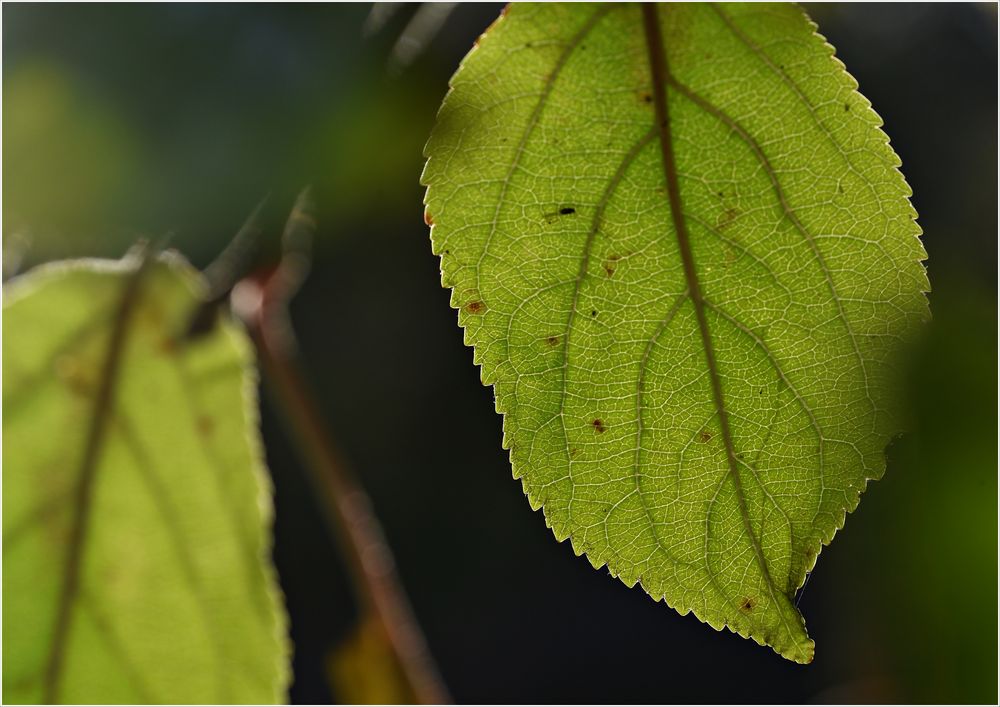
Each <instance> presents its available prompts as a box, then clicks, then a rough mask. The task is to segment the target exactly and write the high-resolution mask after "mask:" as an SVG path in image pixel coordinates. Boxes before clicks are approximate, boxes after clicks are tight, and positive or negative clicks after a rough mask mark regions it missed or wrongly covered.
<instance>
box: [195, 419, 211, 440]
mask: <svg viewBox="0 0 1000 707" xmlns="http://www.w3.org/2000/svg"><path fill="white" fill-rule="evenodd" d="M195 427H196V428H197V430H198V434H199V435H201V436H202V437H211V436H212V433H213V432H215V420H213V419H212V418H211V417H209V416H208V415H199V416H198V419H197V420H196V421H195Z"/></svg>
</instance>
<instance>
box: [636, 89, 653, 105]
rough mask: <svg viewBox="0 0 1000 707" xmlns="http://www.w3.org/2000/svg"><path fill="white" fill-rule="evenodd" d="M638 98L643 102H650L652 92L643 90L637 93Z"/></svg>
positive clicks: (651, 100)
mask: <svg viewBox="0 0 1000 707" xmlns="http://www.w3.org/2000/svg"><path fill="white" fill-rule="evenodd" d="M639 100H641V101H642V102H643V103H652V102H653V94H651V93H650V92H649V91H643V92H642V93H640V94H639Z"/></svg>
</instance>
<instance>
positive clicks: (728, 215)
mask: <svg viewBox="0 0 1000 707" xmlns="http://www.w3.org/2000/svg"><path fill="white" fill-rule="evenodd" d="M739 215H740V211H739V209H736V208H733V207H732V206H730V207H729V208H728V209H726V210H725V211H723V212H722V213H721V214H719V217H718V218H717V219H716V220H715V225H716V226H718V227H719V228H725V227H726V226H728V225H729V224H731V223H732V222H733V221H735V220H736V218H737V217H738V216H739Z"/></svg>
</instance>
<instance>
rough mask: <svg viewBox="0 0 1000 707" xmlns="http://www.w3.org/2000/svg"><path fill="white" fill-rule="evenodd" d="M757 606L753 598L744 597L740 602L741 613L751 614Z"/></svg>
mask: <svg viewBox="0 0 1000 707" xmlns="http://www.w3.org/2000/svg"><path fill="white" fill-rule="evenodd" d="M755 606H757V601H756V600H755V599H754V598H753V597H743V598H742V599H741V600H740V611H742V612H743V613H744V614H749V613H750V612H751V611H753V609H754V607H755Z"/></svg>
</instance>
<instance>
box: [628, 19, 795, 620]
mask: <svg viewBox="0 0 1000 707" xmlns="http://www.w3.org/2000/svg"><path fill="white" fill-rule="evenodd" d="M642 20H643V29H644V31H645V38H646V48H647V51H648V55H649V68H650V73H651V80H652V81H651V82H652V94H653V108H654V111H655V116H656V129H657V131H658V133H659V143H660V153H661V157H662V162H663V172H664V177H665V179H666V186H667V197H668V200H669V203H670V214H671V218H672V220H673V225H674V233H675V235H676V237H677V246H678V249H679V251H680V255H681V264H682V265H683V269H684V279H685V281H686V282H687V287H688V296H689V297H690V299H691V303H692V305H693V308H694V312H695V318H696V320H697V322H698V331H699V334H700V335H701V340H702V348H703V350H704V352H705V361H706V365H707V367H708V374H709V381H710V383H711V388H712V398H713V402H714V404H715V408H716V412H717V413H718V416H719V427H720V429H721V432H722V439H723V444H724V446H725V450H726V461H727V465H728V467H729V477H730V478H731V479H732V481H733V486H734V490H735V492H736V499H737V501H738V505H739V510H740V518H741V520H742V522H743V527H744V531H745V532H746V534H747V536H748V537H749V539H750V544H751V545H752V547H753V552H754V556H755V557H756V559H757V562H758V564H759V565H760V568H761V573H762V574H763V576H764V580H765V583H766V584H767V588H768V593H769V594H770V596H771V601H772V602H773V603H774V605H775V610H776V611H777V613H778V615H779V616H780V617H781V620H782V622H783V623H784V624H785V625H786V628H788V629H789V632H790V633H792V634H794V632H792V631H791V629H790V627H788V625H787V619H786V618H785V612H784V611H782V607H781V604H780V600H779V598H778V596H777V594H781V592H780V591H778V590H777V588H776V587H775V585H774V580H773V579H772V577H771V573H770V569H769V568H768V565H767V561H766V559H765V558H764V552H763V548H762V547H761V544H760V540H759V538H758V537H757V535H756V533H755V532H754V530H753V525H752V524H751V522H750V514H749V511H748V509H747V504H746V496H745V494H744V491H743V482H742V479H741V477H740V472H739V468H738V464H737V459H736V451H735V445H734V444H733V438H732V432H731V430H730V427H729V415H728V411H727V409H726V404H725V398H724V396H723V392H722V381H721V378H720V376H719V367H718V363H717V361H716V358H715V348H714V346H713V343H712V335H711V332H710V330H709V327H708V320H707V317H706V316H705V309H706V305H705V299H704V297H703V295H702V291H701V283H700V281H699V279H698V271H697V268H696V267H695V262H694V255H693V253H692V250H691V239H690V235H689V233H688V228H687V221H686V219H685V216H684V208H683V203H682V200H681V194H680V182H679V179H678V175H677V165H676V161H675V158H674V147H673V137H672V134H671V129H670V114H669V111H668V107H667V95H666V86H667V83H668V81H669V80H670V72H669V68H668V64H667V55H666V52H665V51H664V47H663V37H662V34H661V30H660V19H659V12H658V8H657V6H656V4H652V3H650V4H644V5H643V6H642Z"/></svg>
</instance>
